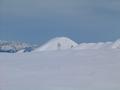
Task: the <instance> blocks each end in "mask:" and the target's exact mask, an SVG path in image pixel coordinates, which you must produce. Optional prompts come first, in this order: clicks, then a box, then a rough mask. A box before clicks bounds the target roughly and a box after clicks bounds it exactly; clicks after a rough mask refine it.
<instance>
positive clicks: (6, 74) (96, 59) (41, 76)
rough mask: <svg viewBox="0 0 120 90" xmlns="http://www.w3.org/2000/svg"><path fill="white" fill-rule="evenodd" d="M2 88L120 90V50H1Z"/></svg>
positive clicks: (0, 74) (0, 80)
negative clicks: (18, 51)
mask: <svg viewBox="0 0 120 90" xmlns="http://www.w3.org/2000/svg"><path fill="white" fill-rule="evenodd" d="M0 90H120V50H119V49H91V50H90V49H84V50H64V51H49V52H47V51H46V52H38V53H18V54H17V53H16V54H8V53H0Z"/></svg>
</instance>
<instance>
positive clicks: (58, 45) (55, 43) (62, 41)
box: [35, 37, 78, 51]
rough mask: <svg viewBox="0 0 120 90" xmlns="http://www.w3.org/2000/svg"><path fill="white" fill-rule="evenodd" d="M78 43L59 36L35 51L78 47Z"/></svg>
mask: <svg viewBox="0 0 120 90" xmlns="http://www.w3.org/2000/svg"><path fill="white" fill-rule="evenodd" d="M77 45H78V44H77V43H76V42H74V41H72V40H71V39H69V38H67V37H58V38H54V39H52V40H50V41H48V42H47V43H46V44H44V45H43V46H41V47H39V48H37V49H36V50H35V51H51V50H66V49H71V48H74V47H76V46H77Z"/></svg>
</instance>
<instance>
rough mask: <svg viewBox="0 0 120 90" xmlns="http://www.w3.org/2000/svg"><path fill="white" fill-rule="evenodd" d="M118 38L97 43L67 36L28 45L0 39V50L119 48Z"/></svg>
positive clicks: (34, 50) (12, 51) (36, 50)
mask: <svg viewBox="0 0 120 90" xmlns="http://www.w3.org/2000/svg"><path fill="white" fill-rule="evenodd" d="M119 48H120V39H118V40H116V41H115V42H98V43H80V44H78V43H76V42H75V41H73V40H71V39H69V38H67V37H57V38H53V39H51V40H49V41H48V42H47V43H45V44H43V45H30V44H27V43H21V42H13V41H12V42H8V41H0V52H8V53H16V52H21V53H23V52H39V51H55V50H68V49H72V50H80V49H119Z"/></svg>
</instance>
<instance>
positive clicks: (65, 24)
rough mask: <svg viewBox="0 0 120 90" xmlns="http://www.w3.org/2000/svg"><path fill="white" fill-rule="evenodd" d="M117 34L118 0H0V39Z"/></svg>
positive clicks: (78, 38) (99, 38) (119, 25)
mask: <svg viewBox="0 0 120 90" xmlns="http://www.w3.org/2000/svg"><path fill="white" fill-rule="evenodd" d="M59 36H66V37H70V38H72V39H73V40H75V41H77V42H98V41H112V40H116V39H118V38H120V0H0V39H1V40H19V41H24V42H30V43H43V42H46V41H47V40H49V39H51V38H54V37H59Z"/></svg>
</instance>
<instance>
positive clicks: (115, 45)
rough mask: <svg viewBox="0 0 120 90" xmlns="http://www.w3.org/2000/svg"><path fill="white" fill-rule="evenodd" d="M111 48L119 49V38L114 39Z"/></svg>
mask: <svg viewBox="0 0 120 90" xmlns="http://www.w3.org/2000/svg"><path fill="white" fill-rule="evenodd" d="M112 48H113V49H120V39H118V40H116V41H115V42H114V43H113V45H112Z"/></svg>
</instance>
